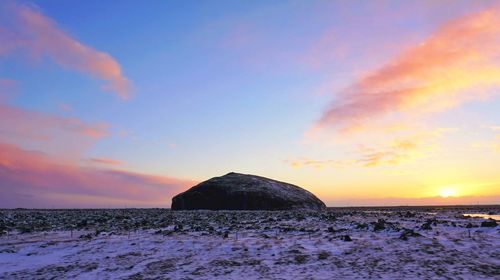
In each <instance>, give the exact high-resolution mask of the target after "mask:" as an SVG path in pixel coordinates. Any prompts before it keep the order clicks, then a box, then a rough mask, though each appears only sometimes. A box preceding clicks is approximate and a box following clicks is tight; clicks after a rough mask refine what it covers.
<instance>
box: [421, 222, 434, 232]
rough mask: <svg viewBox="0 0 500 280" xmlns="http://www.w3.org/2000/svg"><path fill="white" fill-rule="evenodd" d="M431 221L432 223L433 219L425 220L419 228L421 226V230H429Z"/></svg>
mask: <svg viewBox="0 0 500 280" xmlns="http://www.w3.org/2000/svg"><path fill="white" fill-rule="evenodd" d="M432 223H433V220H427V222H425V223H424V224H423V225H422V226H421V227H420V228H422V229H423V230H431V229H432V227H431V224H432Z"/></svg>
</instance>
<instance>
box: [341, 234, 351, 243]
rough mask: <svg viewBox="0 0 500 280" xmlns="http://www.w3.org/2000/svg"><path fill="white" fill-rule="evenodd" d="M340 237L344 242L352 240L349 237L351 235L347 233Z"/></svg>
mask: <svg viewBox="0 0 500 280" xmlns="http://www.w3.org/2000/svg"><path fill="white" fill-rule="evenodd" d="M341 239H342V240H343V241H345V242H351V241H352V239H351V237H350V236H349V235H344V236H342V237H341Z"/></svg>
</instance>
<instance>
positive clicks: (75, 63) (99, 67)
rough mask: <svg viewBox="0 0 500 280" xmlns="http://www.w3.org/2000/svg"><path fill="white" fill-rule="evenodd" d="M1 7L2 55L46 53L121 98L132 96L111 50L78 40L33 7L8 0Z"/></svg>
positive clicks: (0, 32)
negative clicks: (99, 48)
mask: <svg viewBox="0 0 500 280" xmlns="http://www.w3.org/2000/svg"><path fill="white" fill-rule="evenodd" d="M0 9H3V10H4V11H3V13H2V17H3V19H1V20H0V55H7V54H10V53H12V52H13V51H15V50H18V49H22V50H25V51H28V52H29V53H30V54H31V55H32V56H34V57H43V56H47V57H49V58H51V59H52V60H53V61H54V62H56V63H57V64H59V65H61V66H62V67H64V68H68V69H74V70H78V71H81V72H84V73H87V74H90V75H92V76H94V77H96V78H98V79H101V80H104V81H106V82H107V84H106V85H105V86H104V88H105V89H106V90H109V91H113V92H115V93H116V94H117V95H118V96H120V97H121V98H124V99H126V98H128V97H129V92H130V84H129V82H128V80H127V78H125V77H124V76H123V73H122V70H121V67H120V65H119V64H118V62H116V60H115V59H113V58H112V57H111V56H110V55H109V54H107V53H104V52H100V51H97V50H95V49H93V48H91V47H89V46H86V45H84V44H82V43H81V42H79V41H77V40H75V39H74V38H72V37H71V36H70V35H68V34H66V33H65V32H63V31H62V30H60V29H59V28H58V26H57V24H56V23H55V22H54V21H53V20H52V19H50V18H48V17H46V16H44V15H43V14H42V13H41V12H39V11H38V10H35V9H34V8H32V7H29V6H26V5H20V4H14V3H10V2H8V3H4V4H2V5H1V6H0ZM2 25H3V26H2Z"/></svg>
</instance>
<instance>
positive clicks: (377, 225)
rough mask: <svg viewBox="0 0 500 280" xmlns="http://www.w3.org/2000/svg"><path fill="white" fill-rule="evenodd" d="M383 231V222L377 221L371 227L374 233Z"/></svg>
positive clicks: (381, 220)
mask: <svg viewBox="0 0 500 280" xmlns="http://www.w3.org/2000/svg"><path fill="white" fill-rule="evenodd" d="M384 229H385V220H383V219H379V220H378V221H377V222H376V223H375V225H374V226H373V230H374V231H379V230H384Z"/></svg>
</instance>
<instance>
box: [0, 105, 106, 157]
mask: <svg viewBox="0 0 500 280" xmlns="http://www.w3.org/2000/svg"><path fill="white" fill-rule="evenodd" d="M0 119H1V120H2V122H0V140H1V141H3V142H6V143H11V144H18V145H19V144H22V145H23V146H29V147H39V148H42V150H44V151H48V152H52V153H57V154H59V155H76V156H79V155H80V152H81V151H82V149H85V148H86V147H87V146H88V145H90V144H92V143H93V142H94V141H96V140H98V139H100V138H103V137H105V136H107V135H108V125H107V124H106V123H95V124H88V123H85V122H83V121H82V120H80V119H77V118H67V117H60V116H57V115H53V114H50V113H43V112H36V111H29V110H25V109H21V108H17V107H13V106H10V105H6V104H2V103H0Z"/></svg>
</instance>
